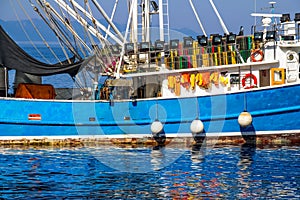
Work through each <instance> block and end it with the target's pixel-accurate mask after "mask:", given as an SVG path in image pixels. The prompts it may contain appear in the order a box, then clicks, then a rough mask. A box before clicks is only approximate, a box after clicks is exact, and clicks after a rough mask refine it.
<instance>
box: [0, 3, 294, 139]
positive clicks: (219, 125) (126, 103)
mask: <svg viewBox="0 0 300 200" xmlns="http://www.w3.org/2000/svg"><path fill="white" fill-rule="evenodd" d="M29 2H31V6H32V8H33V10H34V11H35V12H36V13H37V14H38V15H39V16H40V17H41V19H43V21H44V22H45V23H46V24H47V25H48V26H49V27H50V29H51V31H52V32H53V33H54V34H55V36H56V37H57V38H58V41H59V43H60V45H61V46H62V47H64V49H65V51H68V52H69V53H67V54H66V55H67V56H66V60H63V61H60V62H57V63H54V64H50V63H45V62H41V61H39V60H37V59H35V58H33V57H32V56H31V55H28V53H26V52H25V51H24V50H22V49H21V48H20V47H19V46H18V45H17V44H16V43H15V42H14V41H13V40H12V39H11V38H10V36H9V35H8V34H7V33H6V32H5V30H4V29H3V28H1V29H0V39H1V40H0V48H1V49H0V63H1V66H2V67H1V83H2V85H1V96H2V97H1V98H0V107H1V109H2V111H1V112H0V140H1V141H2V143H5V144H7V143H13V142H16V141H21V143H22V141H23V142H24V141H25V143H26V142H27V143H30V142H32V141H33V142H34V141H35V142H38V141H44V142H49V141H58V140H62V141H65V140H72V141H73V140H75V141H105V140H107V141H123V142H132V143H138V142H144V143H146V142H147V141H149V140H153V141H156V142H158V143H161V144H164V143H165V142H166V141H168V140H169V139H174V138H179V139H180V138H192V139H194V140H195V141H196V142H201V141H202V140H203V139H209V138H210V139H212V140H215V141H219V142H220V141H221V142H222V141H223V142H225V143H226V142H243V141H245V140H247V138H255V141H257V140H258V139H260V142H268V141H272V142H279V143H282V142H287V143H290V142H299V133H300V120H299V119H298V118H299V116H300V95H299V94H300V73H299V69H300V66H299V55H300V37H299V36H300V35H299V30H300V28H299V25H300V13H295V17H294V18H293V19H292V17H293V16H291V14H275V13H274V12H272V13H252V14H251V15H252V16H253V17H257V18H259V19H261V22H260V23H259V24H256V25H253V26H252V29H251V30H252V33H251V34H250V35H244V32H243V30H242V29H241V30H240V32H239V33H237V34H235V33H232V32H229V31H228V30H227V27H226V26H225V23H224V22H223V20H222V18H221V16H220V14H219V12H218V10H217V8H216V6H215V4H214V2H213V1H212V0H209V3H210V4H211V6H212V8H213V10H214V12H215V14H216V16H217V17H218V19H219V22H220V24H221V26H222V28H223V30H224V33H222V34H211V35H207V34H206V32H205V29H204V28H203V26H202V23H201V21H200V18H199V16H198V14H197V12H196V9H195V6H194V4H193V1H189V5H190V6H191V8H192V10H193V12H194V15H195V17H196V19H197V22H198V23H199V25H200V27H201V29H202V33H203V34H201V35H198V36H197V37H195V38H193V37H191V36H187V35H184V34H181V33H178V32H177V31H172V29H171V27H170V23H169V20H170V19H169V15H168V10H169V7H168V6H169V4H170V3H171V2H168V0H156V1H150V0H129V1H128V20H127V25H126V29H125V30H122V31H123V32H122V31H121V30H119V29H118V27H117V25H116V24H115V23H114V16H115V12H116V9H117V7H118V3H119V1H118V0H117V1H116V2H115V4H114V7H113V9H112V12H111V14H109V13H108V12H106V11H105V10H104V9H103V7H102V6H101V3H100V2H99V1H96V0H91V1H84V3H81V4H79V3H78V2H77V1H69V2H68V3H67V2H66V1H63V0H53V1H47V2H46V1H36V2H33V1H29ZM172 3H173V2H172ZM83 4H84V5H83ZM273 4H274V2H272V6H273ZM96 12H97V13H98V14H101V16H102V17H103V18H104V19H105V22H100V21H99V20H97V19H96V17H94V15H95V13H96ZM154 20H156V21H157V22H156V24H157V27H154V25H153V24H154V22H153V21H154ZM75 23H76V25H75ZM76 27H80V28H81V32H83V34H85V36H86V37H85V38H88V39H89V40H88V42H86V40H85V39H83V36H82V33H80V31H78V30H76ZM36 29H37V30H38V28H36ZM70 35H71V37H70ZM70 38H72V39H70ZM70 55H71V56H70ZM9 70H16V77H15V82H14V83H15V84H14V85H15V86H16V87H15V88H14V91H13V93H11V94H9V92H8V90H9V86H8V84H7V72H8V71H9ZM55 74H69V75H70V77H72V78H73V80H74V83H76V84H75V86H74V88H72V92H70V89H69V90H68V91H69V92H70V95H65V96H63V95H61V94H62V92H61V91H63V89H61V88H54V87H53V86H52V85H51V84H43V83H42V82H41V77H43V76H49V75H55ZM62 96H63V97H62Z"/></svg>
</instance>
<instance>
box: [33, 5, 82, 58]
mask: <svg viewBox="0 0 300 200" xmlns="http://www.w3.org/2000/svg"><path fill="white" fill-rule="evenodd" d="M38 3H40V1H38ZM39 6H40V7H41V8H42V10H43V11H44V12H45V14H46V15H47V17H48V20H49V22H48V21H47V19H46V18H45V17H44V16H43V15H42V13H41V12H40V11H39V9H38V8H37V7H36V6H34V10H35V11H36V12H37V13H38V15H39V16H40V17H41V18H42V20H43V21H44V22H45V23H46V24H47V25H48V26H49V28H51V30H52V31H53V33H54V34H55V36H56V37H57V39H58V41H59V44H60V46H61V48H62V49H63V50H64V49H65V48H64V47H67V48H68V49H69V50H70V51H71V52H72V53H73V54H74V55H75V56H76V57H77V58H78V59H81V56H80V55H79V53H78V52H77V51H76V50H75V49H74V47H73V46H72V43H71V42H70V41H69V40H68V38H66V35H65V34H63V33H62V30H61V29H60V28H59V27H58V24H57V23H56V21H55V20H54V19H53V17H51V14H50V13H48V12H46V11H45V10H44V8H43V7H42V5H41V4H39ZM55 28H57V29H58V30H54V29H55ZM60 35H61V36H60ZM62 44H63V45H64V46H62ZM64 52H65V50H64ZM66 57H67V58H68V59H69V56H68V55H67V56H66Z"/></svg>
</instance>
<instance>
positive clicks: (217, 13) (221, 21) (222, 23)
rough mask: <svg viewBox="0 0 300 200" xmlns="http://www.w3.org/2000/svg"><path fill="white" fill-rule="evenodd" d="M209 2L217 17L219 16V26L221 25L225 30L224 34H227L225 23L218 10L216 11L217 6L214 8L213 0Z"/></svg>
mask: <svg viewBox="0 0 300 200" xmlns="http://www.w3.org/2000/svg"><path fill="white" fill-rule="evenodd" d="M209 2H210V4H211V6H212V8H213V9H214V11H215V13H216V15H217V17H218V18H219V21H220V24H221V26H222V28H223V31H224V32H225V34H227V35H229V32H228V30H227V28H226V25H225V23H224V22H223V20H222V18H221V16H220V14H219V12H218V10H217V8H216V6H215V4H214V2H213V0H209Z"/></svg>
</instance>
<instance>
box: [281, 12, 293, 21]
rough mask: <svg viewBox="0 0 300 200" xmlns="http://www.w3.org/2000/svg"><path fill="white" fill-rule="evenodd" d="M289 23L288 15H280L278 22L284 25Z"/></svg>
mask: <svg viewBox="0 0 300 200" xmlns="http://www.w3.org/2000/svg"><path fill="white" fill-rule="evenodd" d="M289 21H291V18H290V14H282V16H281V17H280V22H281V23H284V22H289Z"/></svg>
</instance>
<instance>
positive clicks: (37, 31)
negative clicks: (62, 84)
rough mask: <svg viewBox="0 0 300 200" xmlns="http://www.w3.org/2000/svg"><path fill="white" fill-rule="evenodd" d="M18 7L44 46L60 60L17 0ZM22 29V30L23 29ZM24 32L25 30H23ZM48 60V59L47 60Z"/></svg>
mask: <svg viewBox="0 0 300 200" xmlns="http://www.w3.org/2000/svg"><path fill="white" fill-rule="evenodd" d="M17 2H18V4H19V6H20V8H21V9H22V10H23V12H24V14H25V15H26V17H27V18H28V20H29V21H30V23H31V25H32V26H33V28H34V30H35V31H36V33H37V34H38V35H39V36H40V38H41V39H42V41H43V42H44V44H45V46H46V47H47V48H48V49H49V50H50V52H51V53H52V55H53V56H54V57H55V58H56V59H57V60H58V62H60V59H59V58H58V57H57V55H56V54H55V52H54V51H53V50H52V48H51V47H50V46H49V44H48V43H47V41H46V40H45V38H44V37H43V36H42V34H41V33H40V32H39V30H38V28H37V27H36V26H35V25H34V23H33V21H32V19H31V18H30V16H29V15H28V13H27V12H26V10H25V9H24V7H23V6H22V4H21V3H20V1H19V0H17ZM23 31H24V30H23ZM25 32H26V31H25ZM47 62H49V61H47Z"/></svg>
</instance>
